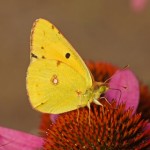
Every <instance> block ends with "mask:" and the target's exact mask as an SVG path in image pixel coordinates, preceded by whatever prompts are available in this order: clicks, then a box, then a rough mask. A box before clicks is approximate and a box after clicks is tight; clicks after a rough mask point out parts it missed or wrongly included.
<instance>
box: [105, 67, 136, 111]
mask: <svg viewBox="0 0 150 150" xmlns="http://www.w3.org/2000/svg"><path fill="white" fill-rule="evenodd" d="M109 87H110V89H109V90H108V91H107V92H106V95H105V96H106V98H107V99H108V100H109V101H112V100H113V99H116V100H117V101H118V103H121V102H126V108H129V107H133V109H134V111H133V112H135V111H136V109H137V107H138V104H139V82H138V80H137V78H136V76H135V75H134V73H133V72H132V71H131V70H129V69H124V70H118V71H117V72H116V73H115V74H114V75H113V76H112V79H111V80H110V82H109ZM115 89H116V90H115ZM119 91H120V92H119Z"/></svg>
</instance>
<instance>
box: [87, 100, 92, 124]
mask: <svg viewBox="0 0 150 150" xmlns="http://www.w3.org/2000/svg"><path fill="white" fill-rule="evenodd" d="M87 107H88V108H89V126H91V120H90V111H91V106H90V101H88V103H87Z"/></svg>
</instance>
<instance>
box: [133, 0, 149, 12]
mask: <svg viewBox="0 0 150 150" xmlns="http://www.w3.org/2000/svg"><path fill="white" fill-rule="evenodd" d="M147 2H148V0H131V8H132V10H133V11H134V12H140V11H142V10H144V9H145V7H146V4H147Z"/></svg>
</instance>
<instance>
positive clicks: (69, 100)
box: [26, 18, 108, 114]
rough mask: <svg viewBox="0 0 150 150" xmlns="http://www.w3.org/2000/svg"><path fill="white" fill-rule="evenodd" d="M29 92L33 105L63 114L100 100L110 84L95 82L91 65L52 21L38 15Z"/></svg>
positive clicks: (33, 31)
mask: <svg viewBox="0 0 150 150" xmlns="http://www.w3.org/2000/svg"><path fill="white" fill-rule="evenodd" d="M30 41H31V43H30V49H31V51H30V64H29V67H28V70H27V77H26V82H27V84H26V85H27V92H28V95H29V99H30V103H31V105H32V107H33V108H34V109H36V110H38V111H40V112H43V113H51V114H60V113H64V112H68V111H71V110H75V109H78V108H80V107H84V106H88V108H89V109H90V103H91V102H94V103H96V104H97V105H101V106H102V104H101V103H100V102H99V101H98V99H99V97H100V95H101V94H102V93H104V92H106V91H107V89H108V87H107V86H106V85H105V84H103V83H101V82H96V81H95V80H94V78H93V76H92V74H91V72H90V71H89V69H88V67H87V66H86V64H85V63H84V61H83V60H82V58H81V57H80V56H79V54H78V53H77V52H76V51H75V49H74V48H73V47H72V45H71V44H70V43H69V42H68V41H67V40H66V39H65V37H64V36H63V35H62V34H61V33H60V31H59V30H58V29H57V28H56V27H55V26H54V25H53V24H52V23H50V22H49V21H47V20H45V19H41V18H40V19H38V20H36V21H35V22H34V24H33V28H32V31H31V40H30Z"/></svg>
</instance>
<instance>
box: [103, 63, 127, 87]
mask: <svg viewBox="0 0 150 150" xmlns="http://www.w3.org/2000/svg"><path fill="white" fill-rule="evenodd" d="M129 67H130V66H129V65H126V66H124V67H123V68H121V69H120V70H126V69H128V68H129ZM114 74H115V73H114ZM114 74H113V75H112V76H111V77H110V78H108V79H106V80H105V81H104V84H108V81H109V80H111V79H112V78H113V76H114Z"/></svg>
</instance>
